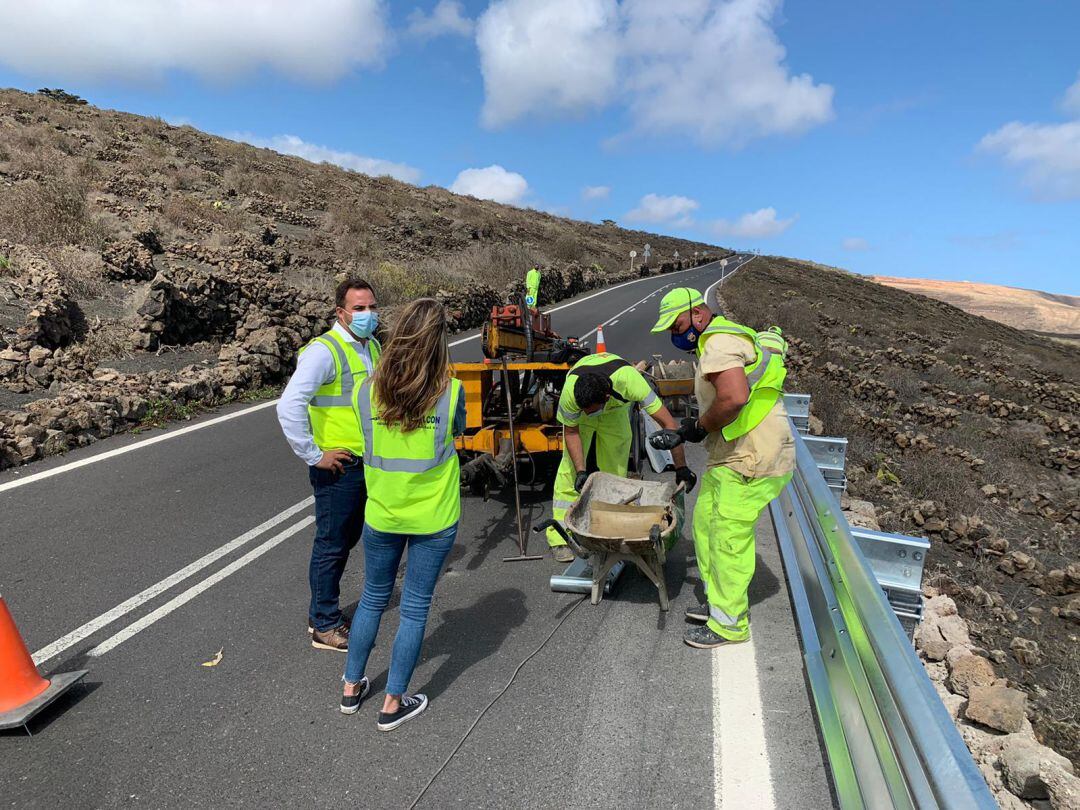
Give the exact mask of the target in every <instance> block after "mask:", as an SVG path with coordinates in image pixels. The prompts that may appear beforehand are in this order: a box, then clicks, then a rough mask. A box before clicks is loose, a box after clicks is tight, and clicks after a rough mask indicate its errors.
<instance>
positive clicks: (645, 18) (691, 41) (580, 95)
mask: <svg viewBox="0 0 1080 810" xmlns="http://www.w3.org/2000/svg"><path fill="white" fill-rule="evenodd" d="M779 6H780V0H667V2H664V3H657V2H655V0H622V2H621V3H616V1H615V0H497V2H494V3H492V5H491V6H490V7H489V9H488V11H486V12H485V13H484V15H483V16H482V17H481V19H480V23H479V26H478V29H477V47H478V48H479V50H480V63H481V68H482V70H483V74H484V85H485V90H486V97H485V102H484V111H483V122H484V124H485V125H487V126H500V125H503V124H506V123H509V122H511V121H514V120H517V119H520V118H523V117H525V116H528V115H536V114H543V115H551V114H554V113H560V112H563V113H565V112H569V113H580V112H582V111H585V110H589V109H591V108H598V107H603V106H607V105H610V104H614V103H620V104H623V105H625V106H626V107H627V108H628V110H629V112H630V114H631V116H632V118H633V121H634V128H635V130H636V131H638V132H640V133H645V132H648V133H656V132H663V133H689V134H691V135H692V136H694V137H695V138H697V139H698V140H699V141H701V142H703V143H706V144H712V145H729V146H740V145H742V144H744V143H746V142H747V141H750V140H752V139H754V138H757V137H761V136H765V135H774V134H797V133H800V132H803V131H805V130H807V129H810V128H811V127H814V126H816V125H818V124H821V123H824V122H825V121H828V120H830V119H831V118H832V116H833V108H832V98H833V88H832V87H831V86H829V85H827V84H820V83H815V81H814V79H813V77H811V76H809V75H807V74H800V75H793V74H792V73H791V72H790V70H789V69H788V67H787V65H786V64H785V61H784V60H785V57H786V51H785V50H784V47H783V45H781V44H780V41H779V39H778V38H777V36H776V33H775V32H774V31H773V28H772V19H773V17H774V16H775V14H776V12H777V10H778V9H779Z"/></svg>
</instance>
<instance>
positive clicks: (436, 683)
mask: <svg viewBox="0 0 1080 810" xmlns="http://www.w3.org/2000/svg"><path fill="white" fill-rule="evenodd" d="M528 615H529V611H528V609H527V608H526V607H525V593H524V592H523V591H521V590H518V589H517V588H503V589H502V590H501V591H495V592H494V593H489V594H487V595H486V596H484V597H483V598H482V599H480V600H479V601H477V602H475V603H474V604H472V605H470V606H469V607H467V608H461V609H459V610H447V611H444V612H443V613H442V623H440V624H439V626H438V627H436V628H435V630H434V632H431V633H429V634H428V635H427V636H426V637H425V638H424V651H423V657H424V660H431V659H433V658H439V657H441V656H445V657H446V660H445V661H443V662H442V664H441V665H440V666H439V668H438V669H437V670H436V671H435V673H434V674H433V675H432V676H431V679H430V680H429V681H428V682H427V683H426V684H424V686H422V687H420V688H419V689H417V691H418V692H423V693H424V694H425V695H427V696H428V697H429V698H435V697H437V696H438V695H441V694H442V693H443V692H444V691H446V689H447V687H449V686H450V685H451V684H452V683H454V682H455V681H456V680H457V679H458V678H459V677H460V676H461V675H462V674H464V673H465V672H466V671H468V669H469V668H470V667H472V666H473V665H474V664H477V663H479V662H481V661H483V660H484V659H485V658H487V657H488V656H490V655H493V654H495V653H496V652H497V651H498V649H499V648H500V647H501V646H502V644H503V641H505V640H506V637H507V636H509V635H510V633H511V632H512V631H513V630H514V629H515V628H517V627H520V626H521V625H522V624H524V623H525V619H526V618H528ZM385 677H386V676H385V674H384V675H380V676H379V679H383V680H385Z"/></svg>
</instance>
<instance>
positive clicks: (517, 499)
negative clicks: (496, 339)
mask: <svg viewBox="0 0 1080 810" xmlns="http://www.w3.org/2000/svg"><path fill="white" fill-rule="evenodd" d="M502 375H503V378H502V382H503V391H504V392H505V394H506V418H507V419H508V420H509V422H510V452H511V453H513V456H514V463H513V470H514V517H515V523H516V525H517V536H518V553H517V556H516V557H503V562H523V561H525V560H542V559H544V557H543V555H539V554H534V555H532V556H529V555H528V554H527V553H526V551H527V544H528V542H529V540H528V538H527V537H526V536H525V531H524V530H523V528H522V525H521V488H520V487H519V486H518V469H517V434H516V433H515V431H514V403H513V401H512V400H511V397H510V369H509V368H508V367H507V363H506V355H503V358H502Z"/></svg>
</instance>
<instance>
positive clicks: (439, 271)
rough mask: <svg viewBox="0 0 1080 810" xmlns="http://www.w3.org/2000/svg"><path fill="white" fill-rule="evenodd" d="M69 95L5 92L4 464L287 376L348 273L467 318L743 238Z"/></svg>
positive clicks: (383, 294) (1, 113)
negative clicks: (518, 296)
mask: <svg viewBox="0 0 1080 810" xmlns="http://www.w3.org/2000/svg"><path fill="white" fill-rule="evenodd" d="M54 96H55V97H46V96H44V95H41V94H27V93H22V92H19V91H15V90H0V468H2V467H4V466H7V465H11V464H19V463H23V462H26V461H30V460H33V459H35V458H39V457H41V456H42V455H47V454H51V453H57V452H63V451H64V450H65V449H67V448H69V447H72V446H75V445H82V444H86V443H88V442H91V441H95V440H96V439H98V438H101V437H102V436H107V435H111V434H112V433H114V432H116V431H118V430H123V429H126V428H127V427H130V426H132V425H137V424H140V423H141V422H144V421H147V420H149V421H151V422H156V421H158V420H160V419H164V418H168V417H170V416H172V417H175V416H183V415H185V414H186V413H188V412H189V410H190V409H191V408H192V407H197V406H200V405H204V404H212V403H216V402H221V401H223V400H227V399H230V398H236V397H238V396H245V395H248V394H249V392H252V391H260V390H262V389H263V388H264V387H265V386H273V385H277V384H279V383H280V382H281V381H282V379H283V378H284V377H285V376H286V375H287V373H288V370H289V369H290V368H291V363H292V359H293V357H294V356H295V353H296V350H297V349H298V348H299V347H300V346H302V345H303V344H304V343H305V342H306V341H307V340H309V339H310V338H311V337H312V336H313V335H315V334H317V333H319V332H320V331H322V330H323V329H325V328H326V324H327V322H328V317H329V316H330V314H331V313H332V306H331V304H330V294H331V290H332V288H333V286H334V283H335V279H336V278H337V277H338V276H340V275H342V274H345V273H353V274H360V275H363V276H365V277H366V278H368V280H369V281H371V282H372V283H374V285H375V287H376V289H377V291H378V293H379V297H380V303H381V304H383V305H384V306H386V305H389V306H391V307H392V306H393V305H394V304H396V303H399V302H401V301H405V300H409V299H412V298H415V297H418V296H422V295H436V296H438V297H440V298H442V299H443V300H444V301H445V302H446V303H447V305H448V308H449V310H450V313H451V316H452V318H453V321H454V326H455V327H456V328H458V329H464V328H470V327H475V326H478V325H479V323H480V321H481V320H482V319H483V317H484V315H485V313H486V312H489V311H490V307H491V306H492V305H493V304H496V303H501V302H503V301H505V300H506V298H507V296H508V295H509V294H511V293H513V292H515V291H516V290H519V289H520V288H521V285H522V282H523V278H524V273H525V271H526V270H527V269H528V267H529V266H531V265H533V264H536V265H539V266H540V267H541V269H542V270H543V279H544V280H543V283H542V284H541V288H540V297H541V301H542V302H547V301H553V300H558V299H560V298H564V297H566V296H569V295H574V294H576V293H578V292H580V291H582V290H585V289H589V288H592V287H598V286H602V285H604V284H608V283H611V282H613V281H617V280H620V279H623V278H626V277H628V268H627V262H628V261H629V260H628V258H627V254H628V252H629V251H630V250H631V249H632V248H635V247H636V248H638V249H640V247H641V245H642V244H644V243H645V242H646V241H647V242H649V243H650V244H651V245H652V246H653V258H652V265H651V266H650V267H646V268H642V267H640V266H639V267H638V268H636V269H635V273H637V274H649V273H659V272H670V271H672V270H676V269H679V268H681V267H684V266H688V265H689V263H690V262H694V261H704V254H705V253H706V252H711V255H712V257H719V256H721V255H726V253H727V252H726V251H722V250H721V249H718V248H716V247H714V246H711V245H706V244H701V243H695V242H689V241H686V240H682V239H674V238H669V237H665V236H657V235H655V234H646V233H643V232H640V231H631V230H625V229H622V228H618V227H614V226H604V225H595V224H592V223H588V222H580V221H575V220H570V219H565V218H562V217H556V216H552V215H550V214H546V213H542V212H539V211H533V210H527V209H522V208H514V207H510V206H505V205H498V204H496V203H492V202H488V201H483V200H477V199H474V198H471V197H463V196H459V195H455V194H451V193H450V192H449V191H447V190H446V189H443V188H439V187H435V186H429V187H427V188H418V187H416V186H411V185H408V184H405V183H401V182H398V181H396V180H392V179H389V178H385V177H382V178H374V177H368V176H366V175H362V174H358V173H355V172H349V171H346V170H343V169H341V168H338V167H335V166H330V165H327V164H322V165H316V164H313V163H309V162H307V161H304V160H301V159H299V158H295V157H288V156H283V155H279V154H277V153H275V152H272V151H269V150H266V149H257V148H255V147H252V146H248V145H245V144H240V143H234V142H232V141H228V140H226V139H224V138H218V137H214V136H211V135H207V134H205V133H202V132H199V131H197V130H195V129H193V128H191V127H186V126H185V127H174V126H170V125H169V124H166V123H165V122H163V121H161V120H159V119H153V118H145V117H142V116H137V115H128V114H125V113H120V112H113V111H109V110H100V109H96V108H94V107H92V106H89V105H85V104H80V103H77V102H78V100H77V99H74V98H71V97H66V98H65V97H64V96H63V94H54ZM695 253H697V254H701V255H702V258H700V259H695V258H694V257H695ZM677 257H681V258H677ZM5 409H7V410H5Z"/></svg>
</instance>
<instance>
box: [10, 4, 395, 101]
mask: <svg viewBox="0 0 1080 810" xmlns="http://www.w3.org/2000/svg"><path fill="white" fill-rule="evenodd" d="M385 15H386V11H385V6H384V3H383V0H323V1H322V2H319V3H295V2H293V0H244V2H242V3H240V2H220V0H154V1H153V2H146V0H109V2H96V0H50V2H47V3H26V2H21V0H0V19H2V20H3V21H4V47H3V48H2V49H0V64H3V65H6V66H7V67H9V68H12V69H14V70H16V71H20V72H23V73H28V74H34V75H36V76H40V77H42V78H43V79H46V78H48V79H52V80H67V79H70V80H75V79H78V80H80V81H87V80H99V79H120V80H126V81H133V82H143V81H146V80H148V79H155V78H158V77H160V76H161V75H163V74H164V73H165V72H166V71H170V70H179V71H184V72H187V73H194V74H196V75H198V76H201V77H203V78H208V79H213V80H218V81H222V80H231V79H234V78H237V77H240V76H244V75H248V74H251V73H253V72H255V71H257V70H260V69H264V68H268V69H271V70H274V71H276V72H278V73H280V74H283V75H285V76H288V77H290V78H294V79H300V80H303V81H312V82H322V81H330V80H333V79H336V78H339V77H340V76H343V75H345V74H346V73H348V72H349V71H350V70H352V69H354V68H355V67H358V66H371V65H377V64H379V63H380V61H381V59H382V57H383V55H384V53H385V51H386V49H387V47H388V44H389V32H388V30H387V27H386V21H385Z"/></svg>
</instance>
